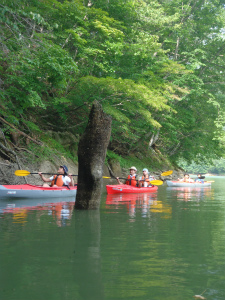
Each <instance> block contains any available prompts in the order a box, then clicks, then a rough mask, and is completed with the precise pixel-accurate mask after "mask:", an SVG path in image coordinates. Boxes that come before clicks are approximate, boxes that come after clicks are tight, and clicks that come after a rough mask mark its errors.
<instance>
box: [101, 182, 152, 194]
mask: <svg viewBox="0 0 225 300" xmlns="http://www.w3.org/2000/svg"><path fill="white" fill-rule="evenodd" d="M106 190H107V194H119V193H153V192H156V191H157V190H158V187H157V186H155V185H153V186H150V187H135V186H131V185H127V184H116V185H106Z"/></svg>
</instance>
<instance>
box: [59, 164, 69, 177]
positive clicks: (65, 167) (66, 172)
mask: <svg viewBox="0 0 225 300" xmlns="http://www.w3.org/2000/svg"><path fill="white" fill-rule="evenodd" d="M60 167H61V168H63V170H64V173H65V174H66V175H67V174H68V168H67V166H65V165H63V166H60Z"/></svg>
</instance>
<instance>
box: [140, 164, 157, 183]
mask: <svg viewBox="0 0 225 300" xmlns="http://www.w3.org/2000/svg"><path fill="white" fill-rule="evenodd" d="M142 172H143V175H142V177H140V178H139V187H148V186H151V184H150V181H151V180H154V179H155V178H154V176H151V175H149V173H148V169H146V168H144V169H143V170H142Z"/></svg>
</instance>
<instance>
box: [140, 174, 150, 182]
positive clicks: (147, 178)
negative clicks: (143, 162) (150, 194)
mask: <svg viewBox="0 0 225 300" xmlns="http://www.w3.org/2000/svg"><path fill="white" fill-rule="evenodd" d="M141 180H143V181H147V182H149V176H148V175H146V177H144V176H142V177H141Z"/></svg>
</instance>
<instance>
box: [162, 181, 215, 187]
mask: <svg viewBox="0 0 225 300" xmlns="http://www.w3.org/2000/svg"><path fill="white" fill-rule="evenodd" d="M166 183H167V185H168V186H170V187H195V188H196V187H203V188H204V187H210V186H211V182H204V183H196V182H180V181H170V180H167V181H166Z"/></svg>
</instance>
